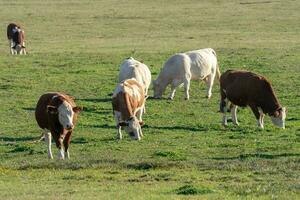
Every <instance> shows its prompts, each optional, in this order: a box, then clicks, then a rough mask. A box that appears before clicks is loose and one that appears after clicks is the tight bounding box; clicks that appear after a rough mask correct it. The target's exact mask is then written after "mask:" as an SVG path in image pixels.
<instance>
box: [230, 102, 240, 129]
mask: <svg viewBox="0 0 300 200" xmlns="http://www.w3.org/2000/svg"><path fill="white" fill-rule="evenodd" d="M236 111H237V106H236V105H233V104H232V108H231V116H232V122H233V124H234V125H237V126H238V125H239V122H238V119H237V114H236Z"/></svg>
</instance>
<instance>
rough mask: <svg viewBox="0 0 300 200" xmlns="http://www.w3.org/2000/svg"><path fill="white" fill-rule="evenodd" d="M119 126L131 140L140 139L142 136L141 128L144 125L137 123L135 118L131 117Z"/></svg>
mask: <svg viewBox="0 0 300 200" xmlns="http://www.w3.org/2000/svg"><path fill="white" fill-rule="evenodd" d="M119 125H120V126H124V127H125V128H124V130H125V131H126V133H128V135H129V136H130V137H131V138H133V139H135V140H140V139H141V136H142V135H143V133H142V127H141V126H142V125H144V122H141V121H139V120H138V119H137V118H136V117H131V118H130V119H129V120H127V121H125V122H121V123H119Z"/></svg>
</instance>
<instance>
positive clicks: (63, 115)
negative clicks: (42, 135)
mask: <svg viewBox="0 0 300 200" xmlns="http://www.w3.org/2000/svg"><path fill="white" fill-rule="evenodd" d="M57 111H58V120H59V122H60V124H61V125H62V126H63V127H64V128H65V129H68V130H69V129H72V128H73V116H74V111H73V108H72V106H71V105H70V104H69V103H68V102H66V101H64V102H63V103H62V104H61V105H60V106H58V108H57Z"/></svg>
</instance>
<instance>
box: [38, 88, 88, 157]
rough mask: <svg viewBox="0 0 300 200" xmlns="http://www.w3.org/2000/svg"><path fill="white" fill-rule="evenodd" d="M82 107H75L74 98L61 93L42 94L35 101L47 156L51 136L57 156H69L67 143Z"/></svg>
mask: <svg viewBox="0 0 300 200" xmlns="http://www.w3.org/2000/svg"><path fill="white" fill-rule="evenodd" d="M81 110H82V108H80V107H77V106H76V104H75V102H74V100H73V99H72V98H71V97H70V96H68V95H66V94H63V93H58V92H52V93H46V94H43V95H42V96H41V97H40V99H39V100H38V102H37V105H36V110H35V118H36V121H37V123H38V125H39V127H40V128H42V129H43V130H44V137H45V142H46V144H47V146H48V158H49V159H52V158H53V156H52V151H51V136H52V137H53V139H54V141H55V143H56V147H57V148H58V149H59V152H58V158H59V159H64V158H65V157H66V158H68V159H69V158H70V154H69V145H70V141H71V136H72V133H73V130H74V126H75V124H76V121H77V115H78V113H79V112H80V111H81Z"/></svg>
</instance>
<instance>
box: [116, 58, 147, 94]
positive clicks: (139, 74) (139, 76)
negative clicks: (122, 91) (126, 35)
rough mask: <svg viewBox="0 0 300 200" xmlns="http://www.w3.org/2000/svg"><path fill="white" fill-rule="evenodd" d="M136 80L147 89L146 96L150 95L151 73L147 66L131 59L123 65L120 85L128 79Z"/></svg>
mask: <svg viewBox="0 0 300 200" xmlns="http://www.w3.org/2000/svg"><path fill="white" fill-rule="evenodd" d="M130 78H135V79H136V80H137V81H138V82H139V83H140V84H142V86H143V87H144V89H145V91H144V92H145V95H146V96H147V95H148V89H149V86H150V84H151V72H150V70H149V68H148V67H147V65H145V64H144V63H141V62H139V61H137V60H135V59H134V58H132V57H130V58H128V59H126V60H124V62H123V63H122V64H121V67H120V73H119V83H121V82H122V81H124V80H126V79H130Z"/></svg>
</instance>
